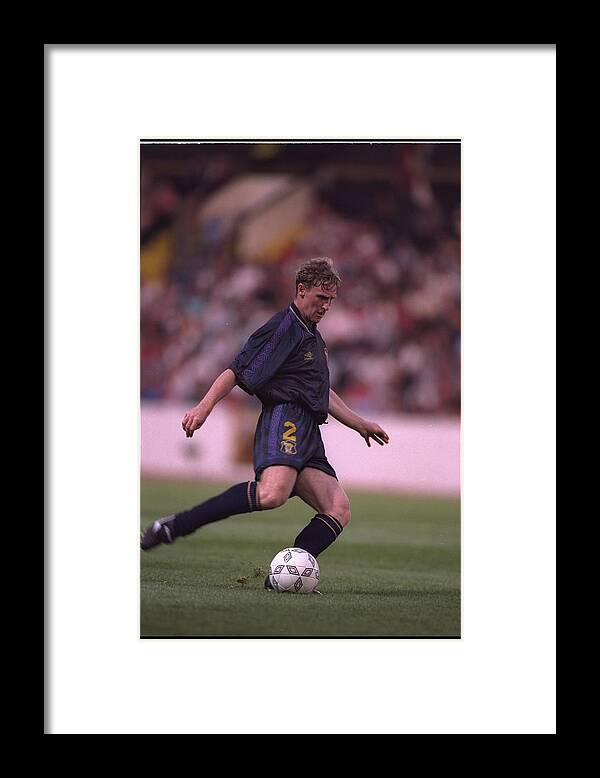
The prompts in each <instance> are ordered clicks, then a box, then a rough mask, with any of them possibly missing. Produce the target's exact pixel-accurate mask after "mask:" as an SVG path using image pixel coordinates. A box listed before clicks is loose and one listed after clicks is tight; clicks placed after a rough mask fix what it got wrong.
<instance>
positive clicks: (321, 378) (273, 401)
mask: <svg viewBox="0 0 600 778" xmlns="http://www.w3.org/2000/svg"><path fill="white" fill-rule="evenodd" d="M229 368H230V370H233V372H234V373H235V375H236V378H237V382H238V384H239V386H241V388H242V389H243V390H244V391H245V392H248V394H255V395H256V396H257V397H258V399H259V400H260V401H261V402H262V404H263V405H267V406H268V405H277V404H278V403H285V402H295V403H302V404H303V405H305V406H306V407H307V408H308V409H309V410H310V411H311V412H312V413H314V415H315V417H316V421H317V424H323V422H324V421H325V420H326V419H327V415H328V412H329V368H328V366H327V349H326V347H325V341H324V340H323V338H322V337H321V333H320V332H319V331H318V330H317V325H316V324H307V323H306V322H305V321H304V319H303V318H302V315H301V314H300V311H299V310H298V308H297V307H296V306H295V305H294V303H292V304H291V305H290V306H289V307H287V308H286V309H285V310H283V311H280V312H279V313H277V314H275V316H273V318H272V319H269V321H268V322H267V323H266V324H264V325H263V326H262V327H260V328H259V329H258V330H256V332H254V333H253V334H252V335H251V336H250V337H249V338H248V340H247V342H246V343H245V344H244V347H243V348H242V350H241V351H240V353H239V354H238V355H237V357H236V358H235V359H234V360H233V362H232V363H231V364H230V365H229Z"/></svg>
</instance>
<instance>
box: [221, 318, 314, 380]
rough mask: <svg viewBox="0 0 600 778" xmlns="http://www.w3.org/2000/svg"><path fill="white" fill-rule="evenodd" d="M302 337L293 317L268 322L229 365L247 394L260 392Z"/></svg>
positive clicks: (251, 337) (255, 333)
mask: <svg viewBox="0 0 600 778" xmlns="http://www.w3.org/2000/svg"><path fill="white" fill-rule="evenodd" d="M300 339H301V336H299V335H298V332H297V327H295V326H294V319H293V316H292V314H291V313H290V312H289V311H287V312H286V313H285V315H284V316H283V318H281V319H279V318H278V317H277V318H275V320H273V319H271V321H269V322H267V323H266V324H265V325H263V326H262V327H260V329H258V330H256V332H254V333H253V334H252V335H251V336H250V337H249V338H248V340H247V341H246V343H245V344H244V346H243V348H242V350H241V351H240V353H239V354H238V355H237V356H236V358H235V359H234V360H233V362H232V363H231V364H230V365H229V369H230V370H233V372H234V373H235V375H236V378H237V382H238V384H239V386H240V387H241V388H242V389H243V390H244V391H245V392H248V394H255V393H256V392H257V391H260V390H261V389H262V388H263V387H264V386H265V385H266V384H267V383H268V382H269V381H270V380H271V379H272V378H273V376H274V375H275V374H276V373H277V371H278V370H279V369H280V368H281V367H282V366H283V364H284V363H285V361H286V360H287V359H288V357H289V356H290V355H291V354H292V353H293V352H294V351H295V350H296V348H297V347H298V344H299V342H300Z"/></svg>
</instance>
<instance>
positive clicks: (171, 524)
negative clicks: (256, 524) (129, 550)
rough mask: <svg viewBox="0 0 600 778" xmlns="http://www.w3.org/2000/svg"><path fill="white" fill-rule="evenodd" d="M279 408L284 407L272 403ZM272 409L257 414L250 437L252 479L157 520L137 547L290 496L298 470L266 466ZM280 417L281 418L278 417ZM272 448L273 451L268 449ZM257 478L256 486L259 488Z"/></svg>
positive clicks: (276, 503) (166, 540) (273, 428)
mask: <svg viewBox="0 0 600 778" xmlns="http://www.w3.org/2000/svg"><path fill="white" fill-rule="evenodd" d="M275 407H276V408H281V409H283V408H284V407H285V406H275ZM272 417H273V410H272V409H269V411H268V412H267V413H265V412H264V410H263V413H261V415H260V418H259V420H258V424H257V428H256V433H255V439H254V469H255V475H256V480H254V481H244V482H243V483H241V484H236V485H235V486H232V487H231V488H230V489H228V490H227V491H226V492H223V493H222V494H218V495H217V496H216V497H212V498H211V499H210V500H206V502H203V503H202V504H200V505H196V506H195V507H194V508H191V509H190V510H187V511H182V512H181V513H175V514H171V515H170V516H165V517H164V518H162V519H157V520H156V521H154V522H152V524H150V526H149V527H147V528H146V530H145V531H144V533H143V534H142V538H141V542H140V546H141V548H142V550H144V551H147V550H149V549H151V548H154V547H155V546H158V545H160V544H161V543H172V542H173V541H174V540H175V539H176V538H178V537H184V536H185V535H190V534H191V533H192V532H195V531H196V530H197V529H200V527H203V526H204V525H205V524H210V523H212V522H215V521H220V520H221V519H226V518H227V517H228V516H237V515H239V514H242V513H250V512H252V511H259V510H268V509H270V508H276V507H278V506H279V505H282V504H283V503H284V502H285V501H286V500H287V499H288V497H289V496H290V494H291V492H292V489H293V488H294V482H295V480H296V476H297V474H298V470H297V469H296V468H294V467H289V466H275V465H272V466H267V467H265V464H267V462H268V457H269V455H272V453H273V451H275V453H276V449H275V446H276V443H277V440H276V439H275V437H274V433H275V432H277V428H276V423H274V422H272ZM280 417H281V418H280ZM282 419H283V410H281V411H280V412H279V413H278V414H277V415H276V422H277V423H278V422H279V421H281V420H282ZM272 449H273V451H272ZM259 479H260V489H259V484H258V482H259Z"/></svg>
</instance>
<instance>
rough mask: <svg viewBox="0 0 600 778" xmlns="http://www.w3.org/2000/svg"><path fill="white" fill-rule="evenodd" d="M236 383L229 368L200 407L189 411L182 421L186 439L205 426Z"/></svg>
mask: <svg viewBox="0 0 600 778" xmlns="http://www.w3.org/2000/svg"><path fill="white" fill-rule="evenodd" d="M236 383H237V379H236V377H235V373H234V372H233V370H230V369H229V368H227V370H224V371H223V372H222V373H221V375H220V376H219V377H218V378H217V379H216V380H215V382H214V383H213V385H212V386H211V387H210V389H209V390H208V392H207V393H206V394H205V395H204V397H203V398H202V399H201V400H200V402H199V403H198V405H195V406H194V407H193V408H192V409H191V410H189V411H188V412H187V413H186V414H185V416H184V417H183V419H182V420H181V426H182V427H183V431H184V432H185V436H186V438H191V437H192V435H193V434H194V432H195V431H196V430H197V429H199V428H200V427H201V426H202V425H203V424H204V422H205V421H206V420H207V419H208V416H209V414H210V412H211V411H212V409H213V408H214V407H215V405H216V404H217V403H218V402H219V400H222V399H223V397H226V396H227V395H228V394H229V392H230V391H231V390H232V389H233V387H234V386H235V385H236Z"/></svg>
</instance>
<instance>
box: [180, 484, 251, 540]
mask: <svg viewBox="0 0 600 778" xmlns="http://www.w3.org/2000/svg"><path fill="white" fill-rule="evenodd" d="M259 510H260V503H259V501H258V494H257V484H256V481H246V482H244V483H242V484H236V485H235V486H232V487H231V489H228V490H227V491H226V492H223V493H222V494H218V495H217V496H216V497H211V498H210V500H206V502H203V503H202V504H201V505H196V507H195V508H191V509H190V510H189V511H182V512H181V513H177V514H175V518H173V519H171V520H170V521H169V522H168V524H169V526H170V528H171V530H172V532H173V535H174V537H182V536H183V535H189V534H190V533H191V532H194V531H195V530H197V529H199V528H200V527H203V526H204V525H205V524H210V523H212V522H213V521H219V520H220V519H226V518H227V517H228V516H236V515H238V514H240V513H250V512H251V511H259Z"/></svg>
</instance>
